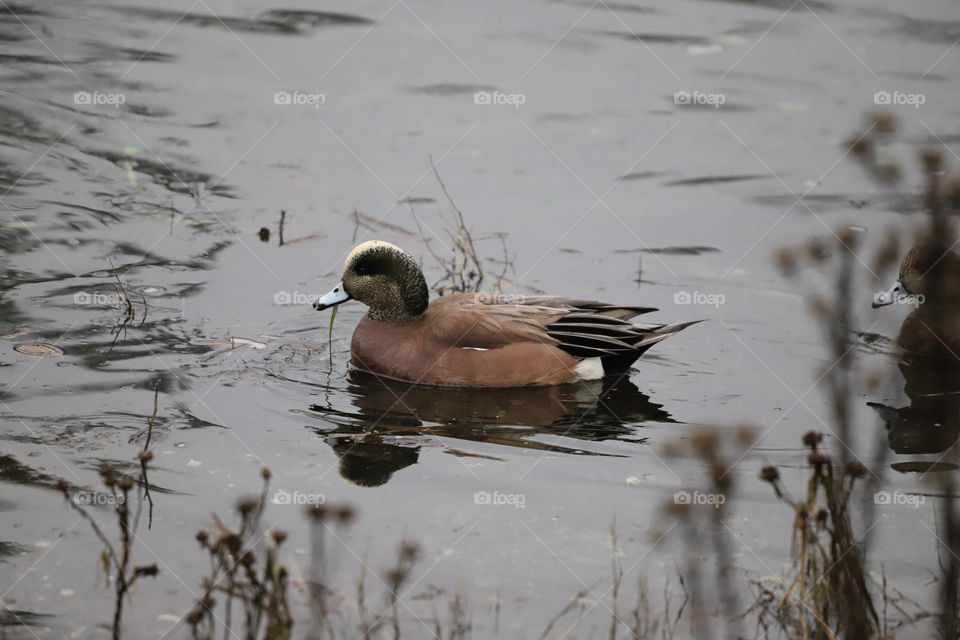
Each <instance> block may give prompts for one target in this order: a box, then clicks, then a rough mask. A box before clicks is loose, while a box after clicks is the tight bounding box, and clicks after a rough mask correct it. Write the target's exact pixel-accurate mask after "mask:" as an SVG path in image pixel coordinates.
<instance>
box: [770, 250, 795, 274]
mask: <svg viewBox="0 0 960 640" xmlns="http://www.w3.org/2000/svg"><path fill="white" fill-rule="evenodd" d="M773 260H774V262H776V263H777V268H779V269H780V273H782V274H783V275H785V276H790V275H793V274H794V273H795V272H796V270H797V258H796V256H795V255H794V253H793V250H792V249H790V248H788V247H780V248H779V249H777V250H776V252H774V254H773Z"/></svg>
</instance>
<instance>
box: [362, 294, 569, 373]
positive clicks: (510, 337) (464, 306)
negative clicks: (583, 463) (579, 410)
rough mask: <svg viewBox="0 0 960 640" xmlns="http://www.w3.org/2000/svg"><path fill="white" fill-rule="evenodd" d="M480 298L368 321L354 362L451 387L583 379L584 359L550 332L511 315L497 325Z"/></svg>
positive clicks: (448, 299)
mask: <svg viewBox="0 0 960 640" xmlns="http://www.w3.org/2000/svg"><path fill="white" fill-rule="evenodd" d="M473 298H474V296H472V295H469V296H468V295H464V294H456V295H452V296H445V297H443V298H439V299H437V300H435V301H433V302H432V303H431V304H430V306H429V307H428V308H427V310H426V311H425V312H424V313H423V314H422V315H420V316H418V317H416V318H413V319H410V320H406V321H404V322H381V321H378V320H372V319H371V318H368V317H366V318H362V319H361V320H360V322H359V324H358V325H357V329H356V331H354V334H353V342H352V345H351V353H352V355H353V365H354V366H355V367H357V368H358V369H363V370H365V371H370V372H371V373H376V374H378V375H382V376H387V377H390V378H396V379H398V380H407V381H409V382H418V383H421V384H430V385H440V386H451V387H524V386H544V385H554V384H564V383H567V382H575V381H576V380H577V379H578V378H577V374H576V371H575V368H576V366H577V364H578V363H579V362H580V360H579V359H578V358H575V357H573V356H572V355H570V354H569V353H567V352H565V351H563V350H562V349H560V348H559V347H557V346H556V344H557V341H556V340H553V339H551V338H550V337H549V336H548V335H547V334H546V332H545V331H542V330H541V331H531V330H530V329H531V328H530V327H529V326H528V325H526V324H518V323H517V322H511V321H509V320H508V319H504V316H503V313H500V314H494V315H495V316H496V321H492V317H491V314H489V313H487V312H486V310H489V309H490V307H487V306H485V305H476V304H473V303H472V302H471V301H472V300H473ZM471 307H472V308H471ZM561 314H562V312H555V313H547V314H543V315H542V316H541V317H542V318H543V320H547V319H548V318H549V319H552V318H554V317H556V316H557V315H561ZM484 316H486V317H484ZM527 317H528V318H529V315H528V316H527ZM517 340H521V341H520V342H517Z"/></svg>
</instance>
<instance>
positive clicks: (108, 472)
mask: <svg viewBox="0 0 960 640" xmlns="http://www.w3.org/2000/svg"><path fill="white" fill-rule="evenodd" d="M99 473H100V478H101V480H103V484H104V485H105V486H107V487H113V486H115V485H116V484H117V476H116V473H115V472H114V470H113V465H110V464H106V463H104V464H102V465H100V469H99Z"/></svg>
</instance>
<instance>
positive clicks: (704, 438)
mask: <svg viewBox="0 0 960 640" xmlns="http://www.w3.org/2000/svg"><path fill="white" fill-rule="evenodd" d="M718 444H719V438H717V432H716V431H713V430H708V429H699V430H697V431H694V432H693V434H692V435H691V436H690V446H691V447H693V450H694V451H696V452H697V454H699V455H700V456H702V457H704V458H712V457H713V456H715V455H716V454H717V446H718Z"/></svg>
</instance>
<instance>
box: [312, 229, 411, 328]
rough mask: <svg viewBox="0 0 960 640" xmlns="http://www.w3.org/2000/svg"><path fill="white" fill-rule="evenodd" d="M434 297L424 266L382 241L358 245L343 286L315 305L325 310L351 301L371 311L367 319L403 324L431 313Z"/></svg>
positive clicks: (349, 260) (346, 266)
mask: <svg viewBox="0 0 960 640" xmlns="http://www.w3.org/2000/svg"><path fill="white" fill-rule="evenodd" d="M429 298H430V294H429V291H428V289H427V282H426V280H425V279H424V277H423V272H421V271H420V265H418V264H417V261H416V260H414V259H413V256H411V255H410V254H409V253H407V252H406V251H404V250H403V249H401V248H400V247H398V246H396V245H393V244H390V243H389V242H384V241H382V240H371V241H369V242H364V243H363V244H360V245H357V246H356V247H355V248H354V249H353V251H351V252H350V254H349V255H348V256H347V259H346V261H345V262H344V264H343V273H342V274H341V280H340V283H339V284H337V286H336V287H334V288H333V290H332V291H330V292H329V293H327V294H326V295H324V296H322V297H321V298H320V299H319V300H317V302H316V303H315V304H314V305H313V306H314V308H315V309H318V310H323V309H329V308H330V307H333V306H336V305H338V304H341V303H343V302H346V301H347V300H351V299H353V300H359V301H360V302H362V303H364V304H365V305H367V306H368V307H369V308H370V311H369V312H368V313H367V316H368V317H370V318H372V319H373V320H380V321H383V322H403V321H405V320H410V319H412V318H415V317H416V316H419V315H420V314H421V313H423V312H424V311H426V310H427V305H428V304H429Z"/></svg>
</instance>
